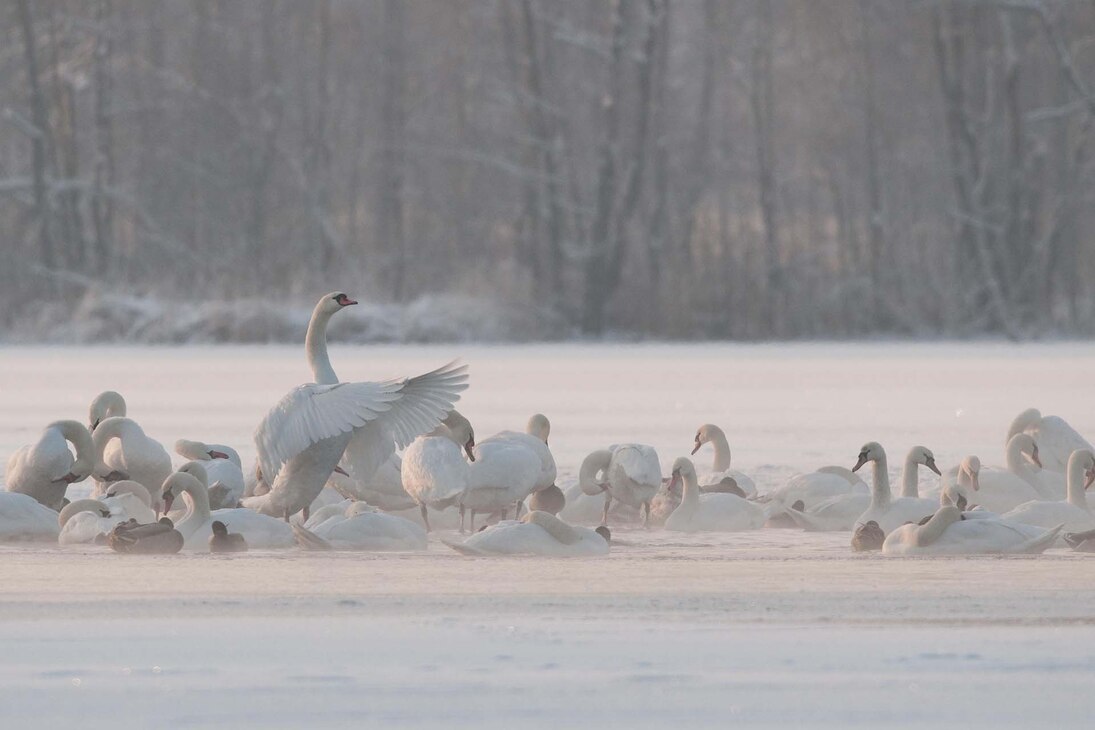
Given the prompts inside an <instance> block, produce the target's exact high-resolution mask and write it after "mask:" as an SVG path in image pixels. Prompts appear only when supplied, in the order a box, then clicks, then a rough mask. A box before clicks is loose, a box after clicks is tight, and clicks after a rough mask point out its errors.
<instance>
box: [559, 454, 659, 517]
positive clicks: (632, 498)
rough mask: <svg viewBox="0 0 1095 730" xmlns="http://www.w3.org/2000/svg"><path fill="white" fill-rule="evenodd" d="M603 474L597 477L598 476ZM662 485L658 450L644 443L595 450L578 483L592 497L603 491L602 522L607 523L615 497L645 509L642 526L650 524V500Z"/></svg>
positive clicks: (583, 467) (581, 472) (580, 473)
mask: <svg viewBox="0 0 1095 730" xmlns="http://www.w3.org/2000/svg"><path fill="white" fill-rule="evenodd" d="M599 474H600V475H601V478H600V479H598V478H597V476H598V475H599ZM661 485H662V467H661V463H660V462H659V461H658V452H657V451H655V450H654V447H653V446H646V445H644V444H614V445H612V446H609V447H608V448H607V449H601V450H598V451H594V452H593V453H591V454H590V455H589V456H587V457H586V458H585V460H584V461H583V462H582V466H581V468H580V469H579V471H578V486H579V487H580V488H581V490H582V492H584V493H585V494H587V495H589V496H591V497H592V496H596V495H599V494H604V499H605V505H604V511H603V512H602V513H601V524H602V525H607V524H608V511H609V508H610V507H611V506H612V500H613V499H615V500H616V501H618V502H622V503H623V504H625V505H628V506H629V507H635V508H640V507H641V508H642V510H643V525H644V526H649V524H650V501H651V500H652V499H654V496H655V495H656V494H657V493H658V489H659V487H661Z"/></svg>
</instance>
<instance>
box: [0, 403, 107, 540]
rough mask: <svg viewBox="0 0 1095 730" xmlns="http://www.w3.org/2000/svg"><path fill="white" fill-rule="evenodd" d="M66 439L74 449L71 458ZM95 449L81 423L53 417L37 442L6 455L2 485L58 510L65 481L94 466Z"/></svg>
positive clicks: (85, 475) (81, 476) (77, 478)
mask: <svg viewBox="0 0 1095 730" xmlns="http://www.w3.org/2000/svg"><path fill="white" fill-rule="evenodd" d="M69 443H71V444H72V445H73V447H74V448H75V449H76V457H75V458H73V456H72V452H71V451H69V449H68V444H69ZM96 453H98V452H97V451H96V450H95V445H94V442H93V441H92V439H91V434H90V433H88V430H87V429H86V428H85V427H84V425H83V424H82V423H79V422H77V421H54V422H53V423H51V424H49V425H48V426H46V428H45V430H44V431H42V435H41V436H40V437H39V438H38V441H37V442H35V443H33V444H31V445H29V446H24V447H22V448H20V449H19V450H18V451H16V452H15V453H14V454H12V455H11V458H10V459H8V468H7V472H6V475H5V479H6V489H7V490H8V491H9V492H17V493H19V494H26V495H29V496H31V497H33V498H34V499H36V500H38V501H39V502H40V503H41V504H43V505H45V506H46V507H49V508H51V509H54V510H59V509H61V507H62V502H63V500H64V498H65V491H66V490H67V489H68V485H70V484H73V483H74V482H80V481H83V480H84V479H87V478H88V476H89V475H90V474H91V472H92V470H93V469H94V468H95V454H96ZM17 501H18V500H17ZM54 520H56V516H55V517H54ZM55 537H56V535H55Z"/></svg>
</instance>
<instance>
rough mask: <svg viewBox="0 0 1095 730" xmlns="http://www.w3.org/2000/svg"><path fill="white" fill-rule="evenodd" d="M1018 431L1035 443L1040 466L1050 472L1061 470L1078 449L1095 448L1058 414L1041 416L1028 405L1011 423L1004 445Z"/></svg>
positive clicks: (1061, 471) (1060, 471) (1039, 412)
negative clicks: (1038, 451) (1037, 448)
mask: <svg viewBox="0 0 1095 730" xmlns="http://www.w3.org/2000/svg"><path fill="white" fill-rule="evenodd" d="M1020 433H1024V434H1027V435H1028V436H1030V437H1031V438H1033V439H1034V441H1035V442H1036V443H1037V444H1038V447H1039V450H1040V452H1041V454H1040V456H1041V461H1040V466H1041V467H1042V468H1043V469H1048V470H1049V471H1052V472H1059V473H1063V472H1064V471H1065V470H1066V469H1067V468H1068V461H1069V459H1071V458H1072V454H1073V452H1075V451H1076V450H1078V449H1087V450H1088V451H1095V446H1092V445H1091V442H1090V441H1088V440H1087V439H1085V438H1084V437H1083V436H1081V435H1080V434H1079V432H1078V431H1076V429H1074V428H1073V427H1072V426H1071V425H1070V424H1069V423H1068V421H1066V420H1065V419H1063V418H1060V417H1059V416H1043V415H1042V412H1041V411H1039V410H1038V409H1037V408H1028V409H1026V410H1025V411H1023V412H1022V413H1020V414H1019V415H1017V416H1016V417H1015V419H1014V420H1013V421H1012V422H1011V425H1010V426H1009V427H1008V435H1007V439H1006V440H1005V444H1007V443H1010V441H1011V440H1012V439H1013V438H1014V437H1015V436H1016V435H1017V434H1020Z"/></svg>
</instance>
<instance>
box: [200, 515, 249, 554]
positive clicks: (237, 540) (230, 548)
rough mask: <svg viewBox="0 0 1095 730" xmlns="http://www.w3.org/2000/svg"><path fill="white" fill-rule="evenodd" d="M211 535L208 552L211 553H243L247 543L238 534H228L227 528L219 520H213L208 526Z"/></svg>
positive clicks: (245, 550)
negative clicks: (211, 531)
mask: <svg viewBox="0 0 1095 730" xmlns="http://www.w3.org/2000/svg"><path fill="white" fill-rule="evenodd" d="M210 527H211V528H212V530H213V534H212V535H210V536H209V552H211V553H245V552H247V541H246V540H244V539H243V535H241V534H239V533H238V532H229V531H228V526H227V525H226V524H224V523H223V522H221V521H220V520H213V524H212V525H211V526H210Z"/></svg>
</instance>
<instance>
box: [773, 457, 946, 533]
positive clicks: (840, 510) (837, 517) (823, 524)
mask: <svg viewBox="0 0 1095 730" xmlns="http://www.w3.org/2000/svg"><path fill="white" fill-rule="evenodd" d="M920 466H925V467H927V468H928V469H929V470H930V471H933V472H935V473H936V474H939V473H940V472H939V467H938V466H937V465H936V463H935V454H934V453H932V450H931V449H929V448H927V447H926V446H914V447H912V448H911V449H909V452H908V454H907V455H906V456H905V464H904V466H903V468H902V471H901V497H903V498H909V499H920V493H919V471H920ZM870 506H871V495H869V494H863V493H861V492H851V493H848V494H840V495H837V496H835V497H830V498H829V499H827V500H825V501H823V502H821V503H819V504H817V505H815V506H814V507H813V508H812V509H810V510H807V511H801V510H796V509H794V508H788V509H787V514H788V515H789V516H790V517H791V518H792V519H793V520H794V521H795V522H796V523H797V524H798V525H799V526H800V527H802V528H803V529H804V530H806V531H807V532H840V531H844V530H851V529H853V528H854V527H855V524H856V521H857V520H858V519H859V516H860V515H861V514H863V513H864V512H866V511H867V509H868V508H869V507H870ZM881 547H882V544H881V543H879V548H881Z"/></svg>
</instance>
